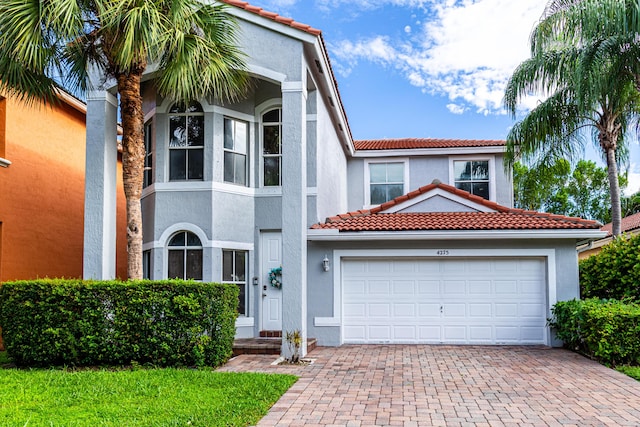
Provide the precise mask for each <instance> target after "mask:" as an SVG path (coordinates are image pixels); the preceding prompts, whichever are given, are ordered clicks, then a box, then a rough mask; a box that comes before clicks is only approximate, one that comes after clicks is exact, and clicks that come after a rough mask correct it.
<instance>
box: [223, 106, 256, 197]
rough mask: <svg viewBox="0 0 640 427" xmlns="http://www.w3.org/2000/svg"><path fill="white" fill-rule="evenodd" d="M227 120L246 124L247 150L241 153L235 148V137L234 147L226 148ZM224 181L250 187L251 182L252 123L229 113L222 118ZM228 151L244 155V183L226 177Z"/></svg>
mask: <svg viewBox="0 0 640 427" xmlns="http://www.w3.org/2000/svg"><path fill="white" fill-rule="evenodd" d="M226 120H230V121H231V122H232V123H243V124H244V125H246V130H247V135H246V138H247V139H246V141H245V143H246V145H245V152H244V153H241V152H239V151H237V150H236V149H235V148H236V147H235V142H236V141H235V139H234V148H233V149H230V148H226V147H225V137H226V134H225V132H224V126H225V125H224V123H225V121H226ZM222 129H223V132H222V182H224V183H225V184H231V185H237V186H240V187H250V185H249V184H250V182H249V176H250V174H249V168H250V162H251V159H250V156H249V150H250V145H251V144H250V139H251V138H250V135H251V123H250V122H248V121H246V120H242V119H238V118H236V117H233V116H229V115H224V116H223V118H222ZM226 153H232V154H235V155H242V156H244V173H245V177H244V184H240V183H237V182H234V181H226V180H225V179H224V175H225V170H226V163H225V154H226Z"/></svg>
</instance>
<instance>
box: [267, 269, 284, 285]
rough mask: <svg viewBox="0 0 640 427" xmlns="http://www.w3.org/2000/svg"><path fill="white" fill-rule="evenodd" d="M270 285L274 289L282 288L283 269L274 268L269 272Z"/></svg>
mask: <svg viewBox="0 0 640 427" xmlns="http://www.w3.org/2000/svg"><path fill="white" fill-rule="evenodd" d="M269 284H270V285H271V286H273V287H274V288H278V289H280V288H282V267H276V268H272V269H271V271H269Z"/></svg>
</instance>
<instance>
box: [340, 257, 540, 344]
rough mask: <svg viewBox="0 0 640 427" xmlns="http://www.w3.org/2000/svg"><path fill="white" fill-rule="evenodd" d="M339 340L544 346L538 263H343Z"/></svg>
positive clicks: (489, 260)
mask: <svg viewBox="0 0 640 427" xmlns="http://www.w3.org/2000/svg"><path fill="white" fill-rule="evenodd" d="M342 280H343V282H342V284H343V291H342V292H343V297H342V298H343V341H344V342H345V343H447V344H545V343H546V333H545V330H546V279H545V261H544V259H542V258H467V259H450V258H447V259H441V258H438V259H433V258H420V259H415V258H412V259H406V258H389V259H387V258H385V259H376V258H372V259H345V260H343V262H342Z"/></svg>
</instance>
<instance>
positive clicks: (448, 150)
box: [353, 145, 505, 157]
mask: <svg viewBox="0 0 640 427" xmlns="http://www.w3.org/2000/svg"><path fill="white" fill-rule="evenodd" d="M504 152H505V146H503V145H502V146H500V145H492V146H480V147H443V148H393V149H382V150H356V151H355V154H354V155H353V157H396V156H442V155H466V154H473V155H481V154H501V153H504Z"/></svg>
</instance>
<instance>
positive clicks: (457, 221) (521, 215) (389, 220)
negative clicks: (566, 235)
mask: <svg viewBox="0 0 640 427" xmlns="http://www.w3.org/2000/svg"><path fill="white" fill-rule="evenodd" d="M435 188H440V189H442V190H444V191H447V192H449V193H452V194H455V195H457V196H460V197H464V198H466V199H468V200H471V201H473V202H476V203H478V204H481V205H484V206H486V207H488V208H490V209H492V210H494V211H496V212H415V213H402V212H396V213H384V211H385V210H387V209H389V208H391V207H393V206H395V205H398V204H400V203H403V202H405V201H407V200H410V199H413V198H415V197H418V196H419V195H420V194H424V193H426V192H428V191H431V190H433V189H435ZM599 227H600V224H599V223H598V222H597V221H591V220H586V219H582V218H573V217H567V216H563V215H555V214H549V213H544V212H535V211H525V210H522V209H512V208H508V207H506V206H502V205H499V204H497V203H495V202H492V201H489V200H485V199H483V198H481V197H478V196H474V195H472V194H469V193H468V192H466V191H462V190H459V189H457V188H455V187H452V186H450V185H447V184H442V183H440V182H434V183H432V184H429V185H425V186H424V187H421V188H419V189H417V190H415V191H412V192H411V193H409V194H406V195H403V196H400V197H397V198H395V199H393V200H390V201H389V202H386V203H384V204H382V205H380V206H376V207H373V208H371V209H369V210H359V211H354V212H348V213H346V214H340V215H337V216H333V217H331V218H327V220H326V221H325V223H324V224H323V223H318V224H315V225H313V226H312V227H311V228H312V229H337V230H339V231H341V232H342V231H419V230H420V231H424V230H558V229H565V230H566V229H598V228H599Z"/></svg>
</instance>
